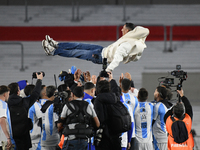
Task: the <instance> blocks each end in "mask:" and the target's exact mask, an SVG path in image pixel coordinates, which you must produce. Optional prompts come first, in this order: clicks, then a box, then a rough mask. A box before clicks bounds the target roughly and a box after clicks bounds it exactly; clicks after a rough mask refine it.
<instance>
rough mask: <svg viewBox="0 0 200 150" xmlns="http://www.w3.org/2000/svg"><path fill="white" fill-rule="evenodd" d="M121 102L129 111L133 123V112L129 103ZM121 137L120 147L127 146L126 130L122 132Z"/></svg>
mask: <svg viewBox="0 0 200 150" xmlns="http://www.w3.org/2000/svg"><path fill="white" fill-rule="evenodd" d="M123 104H124V106H125V107H126V108H127V110H128V112H129V113H130V116H131V122H132V123H133V113H132V109H131V107H130V105H128V104H127V103H126V102H123ZM132 130H133V129H132ZM121 138H122V140H121V147H127V144H128V131H127V132H124V133H122V135H121Z"/></svg>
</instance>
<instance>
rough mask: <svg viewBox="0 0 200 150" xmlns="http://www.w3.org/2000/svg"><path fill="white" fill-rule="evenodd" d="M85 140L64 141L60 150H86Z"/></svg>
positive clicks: (86, 141)
mask: <svg viewBox="0 0 200 150" xmlns="http://www.w3.org/2000/svg"><path fill="white" fill-rule="evenodd" d="M87 149H88V140H87V139H75V140H68V141H67V140H65V142H64V144H63V148H62V150H87Z"/></svg>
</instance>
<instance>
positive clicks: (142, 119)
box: [134, 88, 153, 150]
mask: <svg viewBox="0 0 200 150" xmlns="http://www.w3.org/2000/svg"><path fill="white" fill-rule="evenodd" d="M147 97H148V92H147V91H146V89H144V88H141V89H140V90H139V93H138V101H139V103H138V106H137V108H136V110H135V114H134V118H135V134H136V139H135V140H134V148H135V149H137V150H152V149H153V145H152V120H153V105H152V104H151V103H149V102H147V101H146V100H147Z"/></svg>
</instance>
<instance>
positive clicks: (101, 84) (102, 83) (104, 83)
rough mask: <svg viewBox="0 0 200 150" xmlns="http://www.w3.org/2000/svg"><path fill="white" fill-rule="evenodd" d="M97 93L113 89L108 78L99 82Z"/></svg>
mask: <svg viewBox="0 0 200 150" xmlns="http://www.w3.org/2000/svg"><path fill="white" fill-rule="evenodd" d="M96 91H97V94H100V93H109V92H110V91H111V87H110V82H108V81H107V80H102V81H99V82H98V83H97V89H96Z"/></svg>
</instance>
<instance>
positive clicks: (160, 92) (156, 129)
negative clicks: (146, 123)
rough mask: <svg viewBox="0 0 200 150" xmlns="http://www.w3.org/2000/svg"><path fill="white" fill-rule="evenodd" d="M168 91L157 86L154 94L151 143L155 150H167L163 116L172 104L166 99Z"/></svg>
mask: <svg viewBox="0 0 200 150" xmlns="http://www.w3.org/2000/svg"><path fill="white" fill-rule="evenodd" d="M167 94H168V91H167V89H166V88H165V87H163V86H158V87H157V88H156V90H155V92H154V100H155V101H156V104H155V105H154V110H153V143H154V147H155V149H156V150H161V149H162V150H167V140H168V138H167V130H166V126H165V122H164V115H165V113H166V112H167V111H168V108H170V107H171V106H172V104H171V103H170V102H169V101H168V100H167V99H166V98H167Z"/></svg>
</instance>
